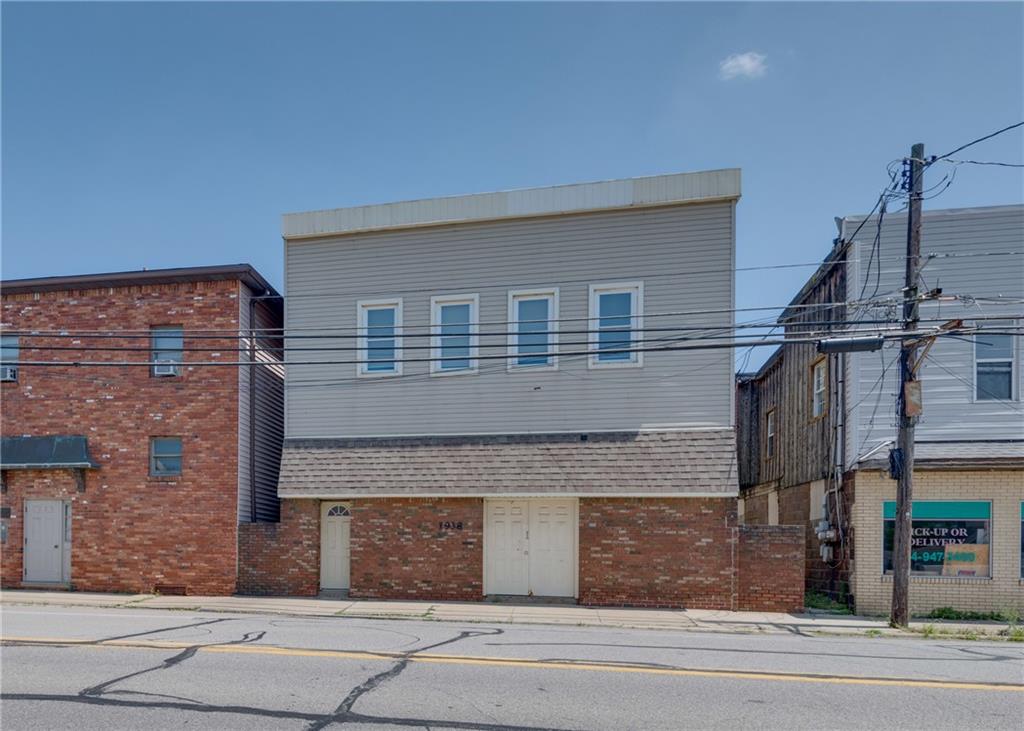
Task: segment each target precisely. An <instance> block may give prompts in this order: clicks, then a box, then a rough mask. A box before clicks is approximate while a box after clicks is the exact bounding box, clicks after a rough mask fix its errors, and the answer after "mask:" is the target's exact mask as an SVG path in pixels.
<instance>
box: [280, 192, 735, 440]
mask: <svg viewBox="0 0 1024 731" xmlns="http://www.w3.org/2000/svg"><path fill="white" fill-rule="evenodd" d="M732 222H733V216H732V203H713V204H699V205H687V206H676V207H666V208H657V209H643V210H632V211H615V212H603V213H588V214H579V215H572V216H560V217H549V218H537V219H521V220H514V221H503V222H490V223H473V224H462V225H457V226H443V227H434V228H424V229H410V230H403V231H393V232H380V233H367V234H357V235H352V236H346V237H338V238H334V239H324V240H316V241H303V242H288V243H287V244H286V279H287V292H288V295H289V296H288V299H287V307H286V320H287V326H288V328H289V330H291V331H295V330H296V329H298V328H309V329H312V330H318V329H322V328H331V327H355V326H356V324H357V323H356V301H357V300H359V299H375V298H382V297H392V296H399V297H402V298H403V308H404V318H403V319H404V324H405V326H406V327H407V328H408V327H409V326H410V325H428V324H429V322H430V312H429V309H430V297H431V295H444V294H461V293H478V294H479V297H480V319H481V320H482V321H483V322H484V323H485V324H483V325H482V326H481V332H499V331H504V330H505V326H504V325H494V326H489V325H487V324H486V323H487V322H491V321H497V322H503V321H505V320H506V319H507V314H508V313H507V306H508V304H507V293H508V290H509V289H520V288H526V287H533V286H557V287H559V298H560V313H559V314H560V317H561V318H574V317H577V318H586V317H587V316H588V284H590V283H601V282H611V281H633V280H641V281H643V283H644V309H645V311H646V312H648V313H651V312H662V311H681V310H685V311H689V310H697V309H729V308H730V307H731V306H732V302H733V291H732V290H733V279H732V275H731V273H730V269H731V268H732V266H733V248H734V235H733V223H732ZM672 272H680V273H681V274H680V275H679V276H671V277H670V276H652V275H660V274H665V273H672ZM310 295H316V296H310ZM683 322H685V323H686V324H694V325H701V324H709V325H725V326H727V324H728V323H729V322H731V315H729V314H725V313H721V314H709V315H702V316H697V315H692V316H685V317H674V318H650V319H648V320H647V322H646V323H645V326H647V327H655V326H669V325H679V324H681V323H683ZM585 325H586V323H585V322H577V323H562V324H561V329H562V330H572V329H585ZM407 332H408V331H407ZM420 332H422V330H421V331H420ZM658 336H659V335H657V334H652V335H651V336H650V337H658ZM586 339H587V338H586V335H573V334H569V333H564V332H563V333H562V334H561V336H560V341H561V342H562V343H565V342H569V341H585V340H586ZM414 343H415V344H417V345H428V344H429V339H428V338H406V342H405V344H406V345H412V344H414ZM480 343H481V346H482V347H481V353H488V354H503V353H504V352H505V343H506V338H505V337H504V336H499V337H494V336H491V337H487V336H481V338H480ZM491 344H497V345H500V346H501V347H498V348H490V347H486V346H487V345H491ZM288 345H289V347H294V346H309V345H318V346H326V345H334V346H338V347H345V346H346V345H347V346H350V347H351V346H352V345H354V343H353V341H351V340H345V339H340V338H339V339H333V338H332V339H317V340H310V339H306V340H303V339H302V338H300V337H290V338H289V340H288ZM560 349H561V350H569V349H573V350H584V349H586V346H585V345H579V346H569V345H562V346H560ZM404 354H405V356H406V357H409V358H413V357H428V356H429V351H425V350H421V351H413V350H406V351H405V353H404ZM355 356H356V354H355V353H351V352H350V353H341V352H335V353H327V354H323V353H319V354H318V353H313V352H295V351H292V352H290V353H289V355H288V360H289V361H295V360H298V359H302V360H314V359H318V360H355V359H356V357H355ZM731 363H732V356H731V352H730V351H728V350H708V351H695V352H669V353H659V354H652V353H645V355H644V367H643V368H640V369H609V370H593V369H588V368H587V363H586V360H585V359H584V358H565V357H563V358H561V359H560V363H559V365H560V368H559V370H558V371H554V372H514V373H509V372H507V371H506V368H505V362H504V361H503V360H482V361H481V362H480V367H481V373H480V374H477V375H464V376H446V377H434V378H431V377H430V376H429V375H428V374H429V368H428V364H427V363H406V364H405V367H404V375H403V377H402V378H398V379H357V378H356V366H355V365H329V364H323V365H319V364H315V365H289V366H288V369H287V418H286V432H287V435H288V436H289V437H331V436H371V435H399V434H466V433H500V432H542V431H543V432H551V431H577V430H619V429H637V428H643V427H652V426H665V425H692V426H698V425H699V426H727V425H729V424H730V423H731V414H730V403H731V398H732V396H731V392H732V375H731V374H732V368H731Z"/></svg>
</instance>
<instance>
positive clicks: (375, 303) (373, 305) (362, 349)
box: [355, 297, 402, 378]
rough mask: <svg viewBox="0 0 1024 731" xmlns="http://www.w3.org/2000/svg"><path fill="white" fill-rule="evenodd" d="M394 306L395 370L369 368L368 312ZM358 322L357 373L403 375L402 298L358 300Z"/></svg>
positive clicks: (369, 376)
mask: <svg viewBox="0 0 1024 731" xmlns="http://www.w3.org/2000/svg"><path fill="white" fill-rule="evenodd" d="M388 308H394V310H395V370H393V371H371V370H369V369H368V366H369V363H367V360H368V359H369V356H370V351H369V350H368V349H367V348H368V347H369V344H368V338H367V331H368V330H369V326H368V325H367V317H366V313H367V312H368V311H369V310H383V309H388ZM356 322H357V323H359V325H358V328H359V329H358V330H357V332H358V333H359V338H358V339H357V342H358V343H359V344H358V345H357V346H356V347H357V348H358V350H357V351H356V358H355V359H356V360H357V361H359V362H358V363H357V364H356V375H357V376H358V377H359V378H392V377H394V376H400V375H402V298H401V297H389V298H385V299H372V300H359V301H358V302H356Z"/></svg>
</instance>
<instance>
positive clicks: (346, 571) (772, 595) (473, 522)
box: [238, 496, 804, 612]
mask: <svg viewBox="0 0 1024 731" xmlns="http://www.w3.org/2000/svg"><path fill="white" fill-rule="evenodd" d="M803 546H804V539H803V529H802V528H801V527H799V526H738V525H737V524H736V500H735V498H728V497H721V498H696V497H686V498H612V497H601V498H586V497H580V498H565V497H555V496H552V497H550V498H511V499H504V498H498V497H495V498H480V497H469V498H437V499H434V498H380V497H375V498H363V499H352V500H339V501H331V500H320V499H312V498H290V499H286V500H283V501H282V508H281V521H280V522H279V523H266V524H260V523H256V524H242V525H240V526H239V574H238V585H239V591H240V592H242V593H251V594H268V595H306V596H309V595H315V594H317V593H319V592H321V591H329V590H332V589H337V590H340V591H347V592H348V595H349V596H352V597H356V598H378V599H423V600H464V601H465V600H469V601H473V600H483V599H485V598H486V597H488V596H506V595H508V596H530V595H533V596H539V597H548V596H550V597H555V596H557V597H565V598H573V599H576V600H577V601H578V602H579V603H580V604H585V605H594V606H601V605H604V606H639V607H673V608H678V607H685V608H703V609H740V610H760V611H782V612H789V611H797V610H799V609H800V608H801V607H802V606H803V584H804V580H803V560H802V559H803Z"/></svg>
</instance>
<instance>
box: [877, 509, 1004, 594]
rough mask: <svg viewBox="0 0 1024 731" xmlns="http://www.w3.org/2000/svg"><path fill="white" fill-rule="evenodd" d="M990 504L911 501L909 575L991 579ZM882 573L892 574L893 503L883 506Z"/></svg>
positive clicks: (894, 527) (894, 522) (894, 524)
mask: <svg viewBox="0 0 1024 731" xmlns="http://www.w3.org/2000/svg"><path fill="white" fill-rule="evenodd" d="M991 518H992V504H991V503H989V502H984V501H972V500H915V501H914V503H913V506H912V508H911V539H910V572H911V574H913V575H915V576H949V577H962V576H970V577H977V578H989V577H990V576H992V571H991V560H990V559H991V556H990V550H989V548H990V546H991V544H992V522H991ZM883 519H884V522H885V528H884V531H883V539H882V540H883V545H882V561H883V566H882V568H883V571H884V572H885V573H886V574H891V573H892V560H893V542H894V538H895V533H896V503H895V501H886V502H885V504H884V506H883Z"/></svg>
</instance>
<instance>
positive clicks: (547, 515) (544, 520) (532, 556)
mask: <svg viewBox="0 0 1024 731" xmlns="http://www.w3.org/2000/svg"><path fill="white" fill-rule="evenodd" d="M485 506H486V522H485V524H484V543H485V552H486V556H487V558H486V567H485V569H486V570H485V575H484V584H485V586H484V593H486V594H512V595H523V596H529V595H533V596H552V597H555V596H557V597H572V596H576V551H577V549H576V535H577V530H576V524H577V517H576V501H575V500H574V499H569V498H560V499H547V498H545V499H539V498H538V499H527V500H487V501H486V502H485Z"/></svg>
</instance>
